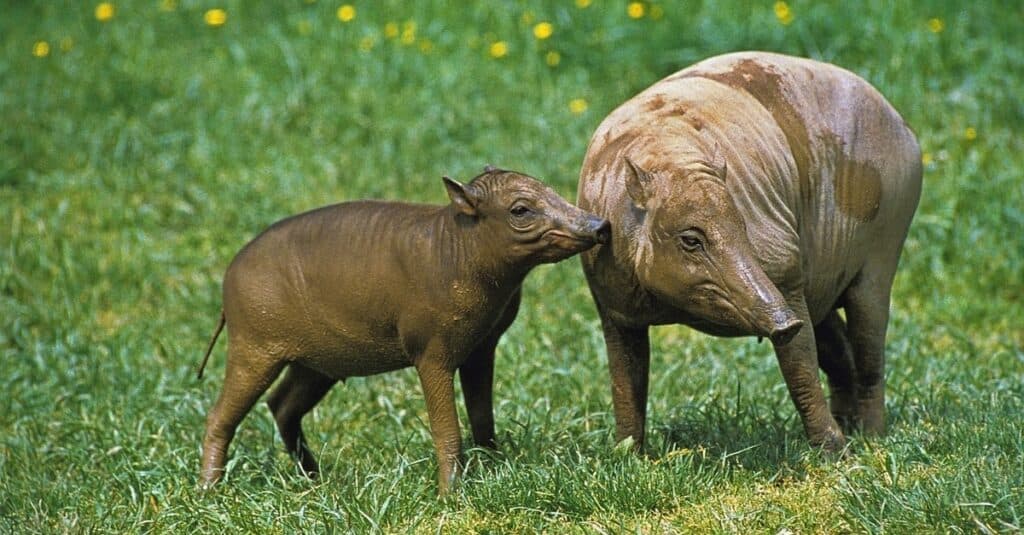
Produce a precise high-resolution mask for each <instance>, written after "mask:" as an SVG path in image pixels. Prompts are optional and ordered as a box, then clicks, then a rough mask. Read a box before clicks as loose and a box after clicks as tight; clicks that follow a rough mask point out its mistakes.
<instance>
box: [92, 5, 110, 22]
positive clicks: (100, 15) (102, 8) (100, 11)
mask: <svg viewBox="0 0 1024 535" xmlns="http://www.w3.org/2000/svg"><path fill="white" fill-rule="evenodd" d="M94 14H95V15H96V20H98V21H100V22H107V21H108V20H110V19H112V18H114V4H111V3H110V2H101V3H99V4H97V5H96V12H95V13H94Z"/></svg>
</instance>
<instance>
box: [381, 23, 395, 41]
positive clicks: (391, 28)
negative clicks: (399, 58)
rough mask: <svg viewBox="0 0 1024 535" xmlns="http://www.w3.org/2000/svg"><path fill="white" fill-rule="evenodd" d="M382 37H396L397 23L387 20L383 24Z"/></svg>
mask: <svg viewBox="0 0 1024 535" xmlns="http://www.w3.org/2000/svg"><path fill="white" fill-rule="evenodd" d="M384 37H387V38H388V39H394V38H395V37H398V23H396V22H389V23H387V24H385V25H384Z"/></svg>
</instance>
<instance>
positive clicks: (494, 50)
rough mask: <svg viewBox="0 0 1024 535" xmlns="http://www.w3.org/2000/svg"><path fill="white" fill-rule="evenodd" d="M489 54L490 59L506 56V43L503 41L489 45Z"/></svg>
mask: <svg viewBox="0 0 1024 535" xmlns="http://www.w3.org/2000/svg"><path fill="white" fill-rule="evenodd" d="M489 52H490V54H491V57H492V58H495V59H497V58H503V57H505V56H506V55H507V54H508V43H506V42H505V41H495V42H493V43H491V48H490V50H489Z"/></svg>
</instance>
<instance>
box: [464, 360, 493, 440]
mask: <svg viewBox="0 0 1024 535" xmlns="http://www.w3.org/2000/svg"><path fill="white" fill-rule="evenodd" d="M459 378H460V379H461V380H462V395H463V398H465V401H466V414H468V415H469V427H470V429H471V430H472V431H473V442H474V443H475V444H476V445H477V446H482V447H485V448H491V449H495V448H497V447H498V445H497V443H496V442H495V440H494V405H493V403H494V402H493V385H494V345H490V346H489V347H488V348H482V349H480V350H478V352H476V353H474V354H473V355H471V356H470V357H469V360H467V361H466V363H465V364H463V365H462V366H461V367H460V368H459Z"/></svg>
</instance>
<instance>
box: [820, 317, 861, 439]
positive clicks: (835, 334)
mask: <svg viewBox="0 0 1024 535" xmlns="http://www.w3.org/2000/svg"><path fill="white" fill-rule="evenodd" d="M814 341H815V344H817V347H818V366H820V367H821V369H822V370H824V371H825V374H826V375H828V386H829V394H830V395H829V408H830V409H831V411H832V417H833V418H835V419H836V423H838V424H839V426H840V427H841V428H842V429H843V431H844V432H845V433H850V432H852V431H854V429H856V427H857V425H858V423H857V421H856V420H857V384H856V381H857V369H856V367H855V366H854V363H853V348H852V346H851V345H850V341H849V339H848V338H847V335H846V323H845V322H843V318H841V317H839V313H838V312H837V311H835V310H833V311H831V312H829V314H828V316H826V317H825V319H824V320H823V321H822V322H821V323H819V324H818V325H816V326H815V327H814Z"/></svg>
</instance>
